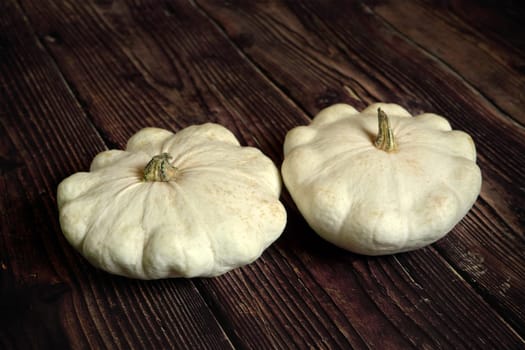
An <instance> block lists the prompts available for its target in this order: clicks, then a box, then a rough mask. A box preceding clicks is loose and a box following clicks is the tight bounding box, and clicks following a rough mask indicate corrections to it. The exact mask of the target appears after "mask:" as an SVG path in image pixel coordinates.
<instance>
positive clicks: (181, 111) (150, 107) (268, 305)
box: [23, 2, 363, 348]
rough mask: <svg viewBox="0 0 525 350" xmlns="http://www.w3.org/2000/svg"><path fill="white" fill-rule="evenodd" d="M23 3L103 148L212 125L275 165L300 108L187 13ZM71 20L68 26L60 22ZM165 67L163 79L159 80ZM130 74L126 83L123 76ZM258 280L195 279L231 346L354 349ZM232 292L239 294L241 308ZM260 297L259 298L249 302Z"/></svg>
mask: <svg viewBox="0 0 525 350" xmlns="http://www.w3.org/2000/svg"><path fill="white" fill-rule="evenodd" d="M23 5H24V8H25V9H26V11H27V14H28V16H29V18H30V20H31V21H32V22H33V23H34V25H35V28H36V31H37V33H38V36H39V37H41V38H46V37H47V38H53V39H52V40H47V41H46V45H48V47H49V49H50V51H51V52H52V53H53V54H54V56H55V57H56V60H57V62H58V64H59V66H60V67H61V69H63V71H64V73H65V76H66V79H67V80H68V81H69V82H71V84H72V86H73V87H74V90H75V91H77V92H78V94H79V96H80V99H81V100H83V101H84V104H85V105H86V108H87V109H88V110H89V113H90V117H91V118H92V120H93V122H94V124H95V125H96V127H97V129H99V130H100V132H101V133H102V134H103V135H104V137H105V139H107V140H110V142H111V143H113V144H115V145H117V146H118V145H123V144H124V143H125V141H126V137H127V136H128V137H129V135H130V134H131V132H132V131H133V129H135V128H139V127H142V126H146V125H152V124H153V125H156V126H162V127H166V128H169V129H172V130H176V129H178V128H180V127H184V126H186V125H188V124H190V123H191V124H192V123H199V122H203V121H216V122H220V123H222V124H224V125H227V126H229V127H230V128H231V129H232V131H234V132H235V133H236V134H237V136H238V137H240V138H241V140H242V142H243V143H245V144H251V145H256V146H259V147H261V148H262V149H263V150H265V152H267V153H268V154H269V155H270V156H271V157H272V158H273V159H274V160H275V161H278V160H279V158H280V153H281V149H280V148H281V144H282V139H283V137H284V133H285V131H286V129H287V128H288V127H289V126H290V125H293V124H294V123H295V122H294V119H293V118H295V119H298V118H300V111H298V110H295V109H294V108H293V107H291V106H290V105H289V104H288V103H287V100H286V99H284V98H283V96H282V95H281V94H280V93H279V92H278V91H276V90H274V88H273V86H271V85H270V84H268V82H266V81H265V80H264V79H262V78H261V77H260V76H258V74H257V72H255V71H254V70H253V67H251V66H250V65H247V64H246V63H245V61H244V60H243V59H242V58H241V57H240V56H239V55H238V54H237V52H236V51H235V49H234V47H233V46H231V45H230V43H229V42H227V41H225V40H224V37H222V36H221V35H220V33H218V32H216V31H214V29H213V26H211V25H210V24H209V23H207V21H206V19H205V18H203V17H202V16H200V15H198V12H197V11H196V10H195V9H194V8H193V7H191V6H189V5H188V4H174V5H172V6H168V5H165V4H159V3H149V4H142V5H140V4H135V5H134V6H127V5H125V4H123V3H122V2H115V3H112V4H111V5H110V6H104V5H99V6H94V7H91V6H90V5H88V4H85V5H82V4H78V3H75V2H72V3H65V4H64V5H62V6H59V5H57V4H55V3H53V2H49V3H42V4H39V5H38V6H35V4H34V3H30V2H24V3H23ZM41 6H42V7H41ZM57 6H59V7H57ZM71 18H74V19H75V22H74V23H71V22H69V21H68V20H69V19H71ZM190 28H191V30H189V29H190ZM128 31H134V33H133V35H131V34H130V37H126V33H127V32H128ZM173 38H177V40H176V41H174V40H173ZM135 40H138V41H139V42H138V43H137V42H136V41H135ZM82 43H84V44H85V45H82ZM145 46H153V47H154V48H152V50H155V52H157V53H156V55H163V56H160V57H150V56H149V55H150V53H149V52H148V51H147V50H137V49H135V48H136V47H145ZM224 46H225V47H224ZM93 47H106V50H104V51H102V50H92V48H93ZM90 48H91V49H90ZM151 62H157V63H156V64H165V65H166V67H165V68H163V72H164V75H161V76H162V78H163V80H162V81H161V82H158V81H157V78H155V77H154V76H153V73H152V74H150V73H148V69H147V67H148V65H149V64H151ZM158 62H160V63H158ZM95 63H96V64H95ZM230 66H233V67H234V69H231V68H229V67H230ZM122 67H124V68H122ZM144 67H146V68H144ZM123 69H126V71H125V72H123ZM156 69H158V67H157V68H152V69H151V70H152V71H155V70H156ZM170 70H171V72H172V73H166V72H170ZM170 74H171V75H170ZM130 76H131V77H133V79H132V80H130V79H127V77H130ZM123 77H124V78H123ZM175 77H176V78H177V79H179V80H178V81H181V82H182V83H179V84H171V85H170V83H167V81H169V80H171V81H172V82H173V81H176V80H175ZM244 77H251V79H250V80H249V81H247V80H245V78H244ZM264 99H268V101H267V103H266V104H264V105H261V104H260V103H258V101H261V100H264ZM201 101H205V104H203V105H201V104H202V102H201ZM144 116H150V117H146V118H145V117H144ZM265 116H279V117H276V118H274V119H272V118H265ZM294 116H295V117H294ZM282 123H287V124H285V126H282ZM274 124H275V127H274ZM265 261H266V260H265V258H262V259H260V260H259V261H257V262H256V263H255V265H256V266H259V265H260V264H263V266H264V264H265ZM270 265H271V266H273V265H274V264H270ZM261 273H262V272H261V270H260V269H257V268H252V267H251V266H250V267H246V268H244V269H240V270H239V271H237V272H234V273H231V274H227V275H225V276H222V277H219V278H216V279H210V280H204V281H201V282H197V283H198V286H199V289H200V290H201V291H202V293H203V294H205V295H209V294H212V293H215V295H216V296H217V297H216V299H210V302H211V303H214V304H215V305H214V306H213V307H214V309H215V310H219V309H220V310H223V311H224V310H227V309H226V308H225V305H229V304H231V305H232V308H233V309H232V310H228V311H229V312H223V313H222V314H220V315H221V316H222V317H223V319H221V322H223V323H224V324H225V325H228V324H230V325H232V324H233V325H235V327H234V328H226V329H227V330H229V335H230V336H231V337H232V341H233V342H234V344H235V345H237V346H240V347H246V346H248V345H247V344H253V345H255V346H257V345H258V346H261V347H274V346H275V347H278V348H287V347H289V346H291V344H315V343H316V342H318V341H319V340H318V339H323V342H324V344H327V345H326V346H328V347H347V344H349V343H350V344H352V345H354V344H363V341H362V340H360V338H359V336H358V335H355V334H353V335H352V330H351V328H349V329H347V330H345V333H346V334H350V335H346V336H345V334H342V333H341V332H340V331H339V330H338V328H337V326H336V325H334V324H333V322H332V320H331V318H330V317H329V316H325V317H324V318H321V319H320V320H318V319H317V318H316V317H315V316H316V314H323V309H322V308H321V306H320V305H319V304H318V303H317V301H316V300H315V299H314V300H312V299H311V298H310V299H309V300H308V299H302V298H294V299H286V300H277V301H276V303H274V302H273V301H272V300H273V299H272V298H273V296H274V295H275V294H274V293H273V291H272V289H269V288H264V285H260V284H259V283H258V282H259V281H260V280H261V279H264V278H265V276H264V275H261ZM99 278H100V276H99ZM108 280H111V278H109V277H108ZM246 280H248V282H246ZM245 283H246V284H245ZM287 283H288V288H289V289H290V290H296V289H297V291H295V295H302V294H303V293H305V290H304V288H303V287H302V286H300V285H299V286H296V285H295V284H292V283H290V282H287ZM209 285H212V286H213V288H214V289H212V288H211V287H208V286H209ZM234 295H237V296H239V295H244V296H246V299H244V300H242V302H243V303H244V304H241V303H240V301H239V300H237V299H236V298H234V297H233V296H234ZM261 295H263V296H265V299H262V300H261V299H259V298H258V297H260V296H261ZM143 298H144V299H143V300H145V301H143V303H155V301H153V300H151V299H150V298H153V297H151V296H149V295H145V296H144V297H143ZM268 298H269V299H268ZM123 300H125V299H123ZM123 300H122V301H119V302H116V304H117V305H119V303H122V302H123ZM285 302H289V304H288V305H287V304H286V303H285ZM261 309H262V310H263V312H264V314H263V316H262V317H260V318H254V317H250V316H251V315H252V313H251V311H250V312H249V313H246V310H261ZM310 310H312V311H310ZM305 312H306V316H304V321H303V323H302V324H297V323H296V322H295V317H296V315H298V314H301V313H305ZM191 317H193V316H192V315H189V314H188V315H186V318H191ZM281 317H284V318H285V321H282V322H285V325H284V326H283V325H282V324H281V323H277V322H274V321H277V320H280V319H281ZM186 318H184V317H182V320H185V319H186ZM231 319H233V321H232V320H231ZM281 320H282V319H281ZM107 326H108V327H109V326H110V325H109V324H108V325H107ZM347 326H349V327H351V326H350V325H349V324H347ZM171 328H173V327H171ZM297 335H298V336H297ZM347 338H350V339H347ZM338 345H339V346H338Z"/></svg>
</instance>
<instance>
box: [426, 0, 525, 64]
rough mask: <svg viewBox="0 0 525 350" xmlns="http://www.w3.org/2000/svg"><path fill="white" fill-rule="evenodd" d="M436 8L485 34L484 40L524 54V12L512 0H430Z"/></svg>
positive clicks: (516, 61) (512, 60)
mask: <svg viewBox="0 0 525 350" xmlns="http://www.w3.org/2000/svg"><path fill="white" fill-rule="evenodd" d="M429 4H430V5H431V6H432V7H433V8H434V10H436V11H439V12H445V13H450V11H451V12H453V13H454V15H455V16H457V17H459V18H461V20H462V21H463V22H465V23H467V24H468V25H469V26H471V27H472V28H475V30H476V31H477V32H479V33H481V34H482V35H483V38H482V40H483V43H484V45H483V46H485V45H487V43H488V44H489V45H488V46H491V45H492V44H494V43H496V44H497V45H504V46H505V47H506V48H507V49H508V50H511V51H513V52H515V54H516V55H519V56H521V58H523V55H525V35H524V34H525V32H524V27H523V22H524V21H525V11H524V10H523V7H522V6H518V5H517V3H513V2H512V1H497V0H492V1H484V2H483V3H480V2H479V1H475V0H449V1H429ZM510 58H511V62H512V65H513V67H514V68H515V69H516V70H518V71H519V72H520V73H522V74H523V68H524V67H523V61H522V60H514V59H512V57H510Z"/></svg>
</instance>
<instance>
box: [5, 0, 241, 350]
mask: <svg viewBox="0 0 525 350" xmlns="http://www.w3.org/2000/svg"><path fill="white" fill-rule="evenodd" d="M0 33H1V34H0V36H1V40H0V42H1V43H2V48H1V51H0V55H1V57H0V105H1V106H2V112H1V113H2V114H1V115H0V140H1V141H0V157H1V159H2V167H1V172H0V208H1V211H0V212H1V213H2V216H1V219H2V220H1V222H0V267H1V269H0V288H1V289H0V290H1V291H0V348H2V349H11V348H12V349H20V348H55V349H56V348H116V349H124V348H125V349H130V348H155V347H157V348H163V347H165V346H169V347H172V348H176V347H178V346H179V345H180V344H184V345H185V347H188V348H197V347H198V348H206V347H209V348H227V347H230V346H231V344H230V343H229V341H228V339H227V338H226V336H225V334H224V333H223V331H222V329H221V328H220V326H219V325H218V323H217V321H216V320H215V318H214V316H213V314H212V313H211V312H210V310H209V309H208V307H207V305H206V303H205V301H204V300H203V299H202V298H201V297H200V295H199V292H198V291H197V290H196V288H195V286H194V285H193V283H191V282H189V281H170V282H166V281H158V282H153V283H145V282H136V281H128V280H124V279H119V278H113V277H110V276H108V275H106V274H104V273H101V272H99V271H96V270H95V269H93V268H91V267H89V266H88V265H87V264H86V263H85V261H84V260H83V259H81V258H80V257H79V256H78V255H77V254H75V253H74V252H73V251H72V249H71V247H70V246H69V245H68V244H67V243H66V242H65V239H64V238H63V237H62V235H61V234H60V228H59V225H58V222H57V220H56V217H57V213H56V198H55V191H56V186H57V184H58V182H59V181H60V180H61V179H62V178H64V177H65V176H66V175H69V174H71V173H72V172H74V171H78V170H81V169H86V168H87V167H88V165H89V162H90V159H91V157H92V156H93V155H94V154H96V153H97V152H99V151H101V150H103V149H105V145H104V143H103V142H102V140H101V138H100V136H99V135H98V133H97V131H96V130H95V128H94V127H93V125H92V124H91V122H90V121H89V120H88V119H87V118H86V115H85V114H84V112H83V110H82V109H81V106H80V105H79V103H78V102H77V100H76V99H75V97H74V96H73V94H72V91H71V90H70V89H69V88H68V86H67V85H66V84H65V82H64V80H63V77H62V76H61V74H60V72H59V71H58V70H57V69H56V66H55V64H54V62H53V60H52V59H51V58H50V56H49V55H48V54H47V53H46V51H45V50H44V49H43V47H42V46H39V44H38V41H37V40H36V38H35V36H34V34H33V33H32V32H31V30H30V28H29V27H28V25H27V23H26V22H25V20H24V19H23V16H22V14H21V12H20V9H19V8H18V7H17V5H15V4H14V2H12V1H8V2H1V3H0Z"/></svg>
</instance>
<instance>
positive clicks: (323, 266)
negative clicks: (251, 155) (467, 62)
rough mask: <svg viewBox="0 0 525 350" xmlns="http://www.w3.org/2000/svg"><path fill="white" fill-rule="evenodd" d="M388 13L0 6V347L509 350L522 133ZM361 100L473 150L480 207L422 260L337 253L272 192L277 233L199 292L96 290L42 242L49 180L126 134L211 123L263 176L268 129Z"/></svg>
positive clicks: (126, 4)
mask: <svg viewBox="0 0 525 350" xmlns="http://www.w3.org/2000/svg"><path fill="white" fill-rule="evenodd" d="M391 5H392V4H391V2H374V3H372V2H368V1H367V2H366V5H362V3H361V2H357V1H355V2H354V1H350V2H342V1H341V2H338V1H326V2H325V1H323V2H317V3H314V2H296V1H290V2H280V1H271V2H265V3H259V2H246V1H237V2H232V1H228V2H215V1H208V0H199V1H197V2H196V3H194V2H193V1H169V0H165V1H164V0H144V1H142V0H140V1H139V0H136V1H135V0H128V1H125V0H120V1H111V0H109V1H108V0H98V1H93V2H78V1H62V2H56V1H51V0H44V1H31V0H19V5H18V2H16V1H15V0H10V1H8V2H6V3H5V4H0V29H2V31H1V32H0V33H2V34H0V49H1V50H0V55H1V56H0V105H1V106H4V105H5V106H7V107H6V108H5V109H4V110H1V111H0V118H1V119H0V208H1V209H2V211H1V213H2V216H1V218H2V222H1V223H0V229H1V231H0V232H1V237H0V278H1V279H0V288H2V289H1V290H2V292H1V293H2V294H1V296H5V297H4V298H2V299H1V300H2V301H1V302H0V315H1V316H0V347H2V348H7V349H10V348H33V347H37V348H62V347H67V346H70V347H73V348H79V347H84V348H122V349H124V348H126V349H127V348H174V349H179V348H189V349H195V348H214V349H217V348H221V349H222V348H232V347H234V348H241V349H244V348H246V349H254V348H257V349H290V348H300V349H303V348H319V349H346V348H356V349H367V348H373V349H408V348H415V349H427V348H428V349H434V348H441V349H449V348H457V349H462V348H465V349H467V348H483V349H485V348H505V349H507V348H508V349H514V348H516V349H517V348H522V347H523V346H525V345H524V344H525V342H524V341H523V336H524V334H525V328H524V327H525V326H524V324H525V322H524V321H525V320H524V314H523V311H522V307H521V305H523V304H524V303H525V300H524V297H523V291H524V290H525V286H524V282H523V281H525V279H524V278H523V277H524V276H523V274H524V269H523V254H522V253H523V251H524V250H525V249H524V247H525V243H524V235H523V227H524V224H525V222H524V216H523V212H522V210H523V207H524V206H523V191H524V188H525V184H524V183H523V181H524V179H523V177H521V176H520V175H521V169H522V168H523V166H524V165H525V158H524V157H525V155H524V154H523V151H524V148H525V145H524V141H523V140H524V136H525V131H524V130H523V129H522V128H520V127H518V128H517V127H516V121H518V118H517V117H515V116H514V114H513V113H514V112H512V110H509V111H505V112H502V110H503V109H504V108H503V107H502V106H503V104H501V105H498V104H497V103H496V101H495V100H492V99H488V98H483V97H481V96H480V93H479V92H480V91H481V85H482V84H481V83H479V84H480V86H478V82H483V81H484V80H483V77H480V76H478V75H477V74H476V72H475V70H474V68H472V67H466V68H468V69H470V72H471V74H472V79H471V80H469V81H467V79H465V78H464V77H462V76H461V71H462V70H461V69H457V70H454V69H451V67H450V66H448V65H446V64H443V61H444V58H443V57H440V56H439V55H437V53H434V52H433V50H434V49H435V44H434V43H433V42H429V41H424V42H421V43H418V42H417V40H416V39H417V37H415V36H416V35H417V33H416V34H413V35H414V37H412V36H411V35H412V34H411V35H409V34H410V33H412V28H411V27H407V32H406V33H405V31H403V30H401V29H400V28H396V27H395V25H394V24H395V23H388V21H387V18H386V17H387V16H386V15H385V13H382V14H380V13H379V12H381V11H383V10H382V9H384V8H386V7H384V6H387V7H388V6H391ZM409 5H410V6H414V8H415V11H421V13H426V12H425V11H430V13H431V14H432V15H433V16H435V18H434V20H435V21H437V22H439V23H441V25H442V26H443V29H442V30H444V31H445V32H447V33H448V35H450V36H451V40H467V39H468V38H470V35H472V33H473V32H467V33H466V34H465V33H462V34H461V35H456V34H455V33H456V32H455V31H456V30H457V29H458V28H464V27H463V26H466V25H467V24H465V23H467V22H468V23H471V21H474V20H475V18H474V17H472V16H469V17H468V20H467V16H460V15H457V18H456V19H455V20H454V21H452V22H450V21H448V20H444V19H443V18H442V12H440V11H443V8H444V7H436V8H434V7H431V6H430V5H428V4H427V3H419V2H410V4H409ZM376 6H377V7H376ZM382 6H383V7H382ZM453 6H454V8H458V7H457V6H459V5H458V3H457V2H456V3H454V4H453ZM376 10H377V12H375V11H376ZM389 15H390V14H389ZM396 18H397V17H396ZM392 22H394V21H392ZM403 25H404V24H403ZM476 33H477V34H476V35H479V36H477V38H479V40H482V41H483V42H485V40H487V41H486V42H489V43H490V44H491V45H495V46H493V47H494V48H495V50H500V49H501V52H503V53H504V54H505V55H507V56H506V57H508V58H509V59H514V58H515V57H517V55H518V54H517V53H514V51H513V50H510V49H508V47H505V48H501V46H498V44H494V43H496V41H491V40H489V39H486V37H489V36H490V35H495V36H497V35H500V34H494V33H501V32H500V31H498V28H497V27H494V28H493V29H491V30H490V31H482V30H479V33H478V32H476ZM489 33H493V34H490V35H489ZM491 37H492V36H491ZM466 38H467V39H466ZM423 39H424V38H423ZM425 40H427V39H425ZM458 57H459V58H458ZM458 57H455V56H454V57H452V58H453V59H460V58H461V55H458ZM494 57H495V56H494V55H488V56H487V57H486V59H487V60H492V59H494ZM506 62H507V61H506ZM509 62H510V61H509ZM484 67H487V66H484ZM478 73H479V72H478ZM517 75H518V76H517V77H516V79H519V78H520V77H519V75H520V74H519V72H518V73H517ZM476 79H481V80H479V81H478V80H476ZM508 88H509V86H508V85H505V86H504V87H503V88H502V89H503V90H505V89H508ZM489 90H490V89H489ZM489 90H483V91H484V92H483V94H485V95H486V96H488V95H489V94H491V93H493V92H494V91H496V90H490V91H489ZM491 91H492V92H491ZM377 100H389V101H392V102H397V103H400V104H403V105H405V106H407V107H408V108H409V110H411V111H412V112H414V113H418V112H421V111H424V110H425V111H429V110H431V111H436V112H438V113H442V114H444V115H447V116H449V117H450V120H451V122H452V124H453V126H454V127H456V128H460V129H464V130H466V131H468V132H469V133H471V134H472V135H473V136H474V138H475V140H476V142H477V143H478V145H479V147H478V150H479V163H480V165H481V167H482V169H483V175H484V179H485V180H484V187H483V191H482V194H481V197H480V199H479V200H478V202H477V203H476V205H475V207H474V208H473V210H472V211H471V212H470V213H469V215H468V216H467V217H466V218H465V219H464V220H463V221H462V223H461V224H460V225H458V226H457V227H456V228H455V229H454V230H453V232H451V233H450V234H449V235H448V236H447V237H446V238H445V239H443V240H441V241H440V242H438V243H437V244H435V245H433V246H431V247H427V248H424V249H421V250H418V251H416V252H412V253H406V254H399V255H396V256H387V257H373V258H372V257H363V256H359V255H354V254H351V253H348V252H346V251H343V250H340V249H338V248H336V247H334V246H332V245H330V244H328V243H327V242H325V241H323V240H321V238H319V237H318V236H317V235H316V234H315V233H314V232H313V231H312V230H311V229H310V228H309V227H308V226H307V224H306V222H305V221H304V220H303V219H302V218H301V216H300V214H299V213H298V211H297V209H296V207H295V205H294V204H293V202H292V200H291V198H290V196H289V194H288V193H287V192H286V191H284V193H283V197H282V198H283V201H284V203H285V205H286V207H287V210H288V213H289V218H288V225H287V227H286V230H285V232H284V234H283V236H282V237H281V238H280V239H279V240H278V241H277V242H276V244H274V245H273V246H272V247H270V248H269V249H268V250H267V251H266V252H265V253H264V254H263V256H262V257H261V258H260V259H258V260H257V261H256V262H254V263H253V264H250V265H248V266H245V267H243V268H240V269H237V270H234V271H232V272H230V273H228V274H225V275H223V276H220V277H218V278H213V279H193V280H164V281H150V282H146V281H133V280H128V279H125V278H120V277H115V276H110V275H108V274H106V273H103V272H100V271H97V270H95V269H93V268H92V267H90V266H89V265H88V264H87V263H86V262H85V261H84V260H83V259H82V258H81V257H79V256H78V255H77V254H76V253H74V252H73V251H72V249H71V248H70V247H69V246H68V245H67V243H66V242H65V240H64V239H63V238H62V236H61V234H60V228H59V226H58V223H57V221H56V219H55V218H56V203H55V194H54V191H55V188H56V185H57V184H58V182H59V181H60V180H61V179H62V178H63V177H65V176H67V175H69V174H70V173H72V172H75V171H80V170H85V169H86V168H87V167H88V165H89V162H90V160H91V159H92V157H93V156H94V155H95V154H96V153H97V152H99V151H100V150H103V149H105V148H106V147H118V148H121V147H123V146H124V145H125V143H126V141H127V139H128V138H129V137H130V136H131V135H132V134H133V133H134V132H136V131H137V130H138V129H139V128H141V127H144V126H158V127H164V128H167V129H170V130H173V131H176V130H179V129H181V128H183V127H185V126H188V125H190V124H197V123H202V122H207V121H212V122H218V123H221V124H223V125H225V126H227V127H228V128H230V129H231V130H232V131H233V132H234V133H235V135H236V136H237V137H238V138H239V139H240V141H241V143H242V144H245V145H251V146H256V147H259V148H260V149H261V150H262V151H263V152H264V153H265V154H267V155H268V156H269V157H270V158H271V159H272V160H273V161H274V162H275V163H276V164H280V163H281V161H282V149H281V147H282V142H283V139H284V135H285V134H286V132H287V131H288V130H289V129H290V128H292V127H294V126H296V125H301V124H306V123H308V122H309V117H311V116H313V115H314V114H315V113H317V111H318V110H319V109H320V108H322V107H325V106H327V105H330V104H332V103H336V102H341V101H342V102H347V103H351V104H353V105H354V106H356V107H358V108H362V107H364V106H366V105H367V104H368V103H370V102H373V101H377ZM35 150H37V151H35ZM62 150H66V151H62ZM4 315H8V316H7V317H6V316H4ZM42 323H45V325H46V326H45V327H40V328H38V331H35V329H36V327H37V326H38V325H39V324H42Z"/></svg>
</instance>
